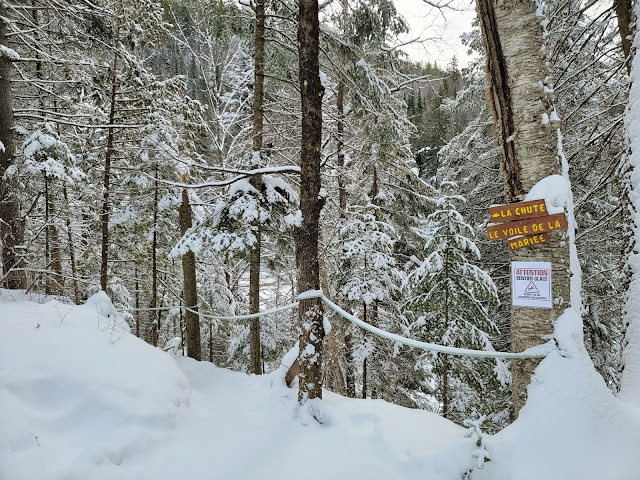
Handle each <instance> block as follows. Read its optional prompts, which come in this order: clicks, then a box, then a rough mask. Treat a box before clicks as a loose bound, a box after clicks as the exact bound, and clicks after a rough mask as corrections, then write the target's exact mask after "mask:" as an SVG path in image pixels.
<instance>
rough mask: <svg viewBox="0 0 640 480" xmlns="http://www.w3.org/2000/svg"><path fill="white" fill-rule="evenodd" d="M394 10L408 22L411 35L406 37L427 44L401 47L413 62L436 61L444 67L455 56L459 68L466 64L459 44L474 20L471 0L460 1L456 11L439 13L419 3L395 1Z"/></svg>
mask: <svg viewBox="0 0 640 480" xmlns="http://www.w3.org/2000/svg"><path fill="white" fill-rule="evenodd" d="M394 3H395V5H396V9H397V10H398V12H399V13H400V14H401V15H402V16H403V17H404V18H405V19H406V20H407V22H408V23H409V25H410V27H411V33H410V34H409V35H408V36H407V40H408V39H410V38H416V37H418V36H421V37H422V38H423V39H425V40H426V41H425V42H424V43H423V44H422V45H413V46H407V47H404V50H405V51H406V52H407V53H408V54H409V55H410V57H411V58H412V59H414V60H422V61H424V62H426V61H430V62H431V63H433V62H437V63H438V65H439V66H440V67H446V66H447V64H448V63H449V62H450V61H451V58H452V57H453V56H454V55H455V56H456V57H457V58H458V64H459V65H460V67H464V66H466V65H467V61H468V56H467V48H466V47H465V46H464V45H462V42H461V41H460V34H462V33H463V32H468V31H470V30H471V21H472V20H473V18H474V17H475V4H474V3H473V1H472V0H460V1H459V3H458V4H457V8H459V9H462V11H458V12H454V11H451V10H447V11H443V12H442V13H440V12H439V11H438V10H435V9H433V8H432V7H430V6H429V5H427V4H426V3H424V2H422V0H394Z"/></svg>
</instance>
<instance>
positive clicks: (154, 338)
mask: <svg viewBox="0 0 640 480" xmlns="http://www.w3.org/2000/svg"><path fill="white" fill-rule="evenodd" d="M154 179H155V182H154V185H153V233H152V237H151V305H150V307H151V308H153V309H155V308H157V306H158V162H155V168H154ZM151 318H152V319H153V320H152V322H151V344H152V345H153V346H154V347H157V346H158V339H159V338H160V312H159V311H156V310H151Z"/></svg>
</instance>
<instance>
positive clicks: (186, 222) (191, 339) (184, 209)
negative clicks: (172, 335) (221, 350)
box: [178, 188, 202, 360]
mask: <svg viewBox="0 0 640 480" xmlns="http://www.w3.org/2000/svg"><path fill="white" fill-rule="evenodd" d="M178 213H179V215H178V216H179V221H180V235H182V236H184V234H185V233H187V230H189V229H190V228H191V225H192V218H191V205H190V204H189V193H188V192H187V189H186V188H183V189H182V204H181V205H180V211H179V212H178ZM182 278H183V282H184V286H183V294H184V304H185V306H186V307H187V308H188V309H189V310H185V320H186V322H185V323H186V329H187V355H189V356H190V357H191V358H195V359H196V360H200V359H201V357H202V348H201V345H200V316H199V315H198V313H197V312H198V290H197V288H198V287H197V283H196V255H195V254H194V253H193V252H192V251H191V250H189V251H188V252H187V253H185V254H184V255H182Z"/></svg>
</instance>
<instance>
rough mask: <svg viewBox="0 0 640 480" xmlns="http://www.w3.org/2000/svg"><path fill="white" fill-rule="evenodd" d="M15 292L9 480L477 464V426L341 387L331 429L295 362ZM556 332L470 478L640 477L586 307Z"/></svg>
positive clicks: (329, 400)
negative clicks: (303, 407) (225, 352)
mask: <svg viewBox="0 0 640 480" xmlns="http://www.w3.org/2000/svg"><path fill="white" fill-rule="evenodd" d="M45 300H46V299H45ZM0 302H1V303H0V479H1V480H48V479H57V480H62V479H68V480H71V479H78V480H100V479H104V480H107V479H109V480H113V479H117V480H120V479H123V480H129V479H154V480H163V479H167V480H168V479H174V478H184V479H188V480H198V479H208V480H211V479H216V480H218V479H220V480H222V479H242V480H248V479H254V478H255V479H257V478H261V479H294V478H295V479H300V478H303V479H343V478H344V479H347V478H348V479H358V478H367V479H373V480H375V479H408V480H410V479H421V480H424V479H429V480H441V479H442V480H445V479H446V480H449V479H462V478H464V476H465V474H466V473H467V472H468V471H469V469H470V468H471V467H472V466H473V465H474V464H475V463H476V460H475V459H474V458H473V453H474V451H475V450H476V448H477V447H476V445H475V438H473V437H472V438H467V437H466V436H465V434H466V433H467V430H466V429H464V428H462V427H459V426H457V425H454V424H453V423H451V422H449V421H447V420H444V419H442V418H440V417H438V416H437V415H434V414H430V413H427V412H424V411H419V410H411V409H406V408H402V407H398V406H395V405H391V404H388V403H386V402H384V401H382V400H355V399H347V398H343V397H341V396H338V395H335V394H332V393H330V392H325V393H324V397H325V398H324V400H323V402H322V404H323V409H324V411H325V412H326V414H327V415H328V416H329V418H330V424H329V425H328V426H322V425H319V424H317V423H315V422H310V423H309V424H308V425H307V426H305V425H303V423H304V422H303V421H302V420H303V419H301V418H299V417H297V416H296V397H297V392H296V390H295V389H289V388H287V387H286V386H285V384H284V381H283V369H282V370H281V371H277V372H274V373H273V374H270V375H265V376H262V377H257V376H247V375H245V374H242V373H237V372H232V371H229V370H225V369H220V368H217V367H215V366H213V365H212V364H210V363H207V362H196V361H194V360H191V359H188V358H183V357H175V358H174V357H171V356H169V355H168V354H166V353H164V352H162V351H160V350H158V349H155V348H153V347H151V346H149V345H147V344H146V343H144V342H143V341H141V340H139V339H137V338H136V337H135V336H133V335H131V334H130V333H129V332H128V329H127V328H126V326H123V325H118V323H119V322H120V320H119V319H118V317H115V316H113V310H111V307H110V304H109V303H108V300H107V299H106V297H104V296H98V297H92V299H90V301H89V302H87V304H85V305H83V306H72V305H66V304H62V303H60V302H58V301H55V300H49V301H44V302H43V303H35V302H32V301H27V300H26V299H24V297H20V296H19V295H17V294H16V293H15V292H6V291H3V292H2V295H0ZM110 314H111V316H109V315H110ZM555 340H556V342H557V344H558V345H559V352H553V353H551V354H550V355H549V356H548V357H547V358H546V359H545V360H544V361H543V362H542V363H541V365H540V367H539V368H538V369H537V370H536V377H535V380H534V382H533V385H532V386H531V387H530V401H529V403H528V404H527V405H526V406H525V408H524V409H523V410H522V412H521V415H520V418H519V419H518V420H517V421H516V422H515V423H514V424H513V425H511V426H510V427H508V428H506V429H505V430H503V431H502V432H500V433H499V434H497V435H495V436H488V435H487V436H485V445H486V448H487V450H488V451H489V454H490V456H491V461H490V462H489V463H486V464H485V467H484V468H483V469H482V470H476V471H474V472H472V475H471V477H470V478H473V479H492V480H507V479H508V480H518V479H534V478H535V479H542V478H544V479H545V480H554V479H558V480H561V479H562V480H567V479H573V478H580V479H581V480H585V479H586V480H589V479H594V480H595V479H599V480H600V479H605V478H606V479H608V480H637V479H638V478H640V456H639V455H637V451H638V448H639V447H640V412H639V411H638V410H637V409H635V408H634V407H631V406H629V405H627V404H625V403H623V402H621V401H620V400H618V399H616V398H615V397H614V396H613V395H612V394H611V393H609V391H608V390H607V389H606V386H605V385H604V382H603V381H602V379H601V378H600V377H599V376H598V374H597V373H596V371H595V370H594V369H593V366H592V365H591V363H590V361H589V359H588V356H587V354H586V352H585V351H584V347H582V344H581V335H580V323H579V318H578V317H577V316H576V315H575V314H574V313H573V312H572V311H568V313H566V314H565V315H564V316H563V317H562V318H561V319H559V321H558V324H557V328H556V333H555Z"/></svg>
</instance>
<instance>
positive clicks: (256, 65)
mask: <svg viewBox="0 0 640 480" xmlns="http://www.w3.org/2000/svg"><path fill="white" fill-rule="evenodd" d="M255 13H256V28H255V36H254V51H253V75H254V80H253V155H254V159H255V160H257V159H260V156H261V155H262V142H263V133H264V125H263V119H264V28H265V25H264V24H265V12H264V0H256V2H255ZM261 163H262V161H261V160H259V161H258V162H254V164H253V165H252V166H253V167H254V168H255V167H259V166H260V164H261ZM251 184H252V185H253V186H254V188H256V189H257V190H258V191H259V192H260V191H262V176H261V175H255V176H254V177H252V178H251ZM254 227H255V233H256V244H255V245H254V246H253V248H252V250H251V254H250V259H249V313H258V312H259V311H260V255H261V243H262V233H261V231H260V223H259V222H258V221H256V223H255V225H254ZM260 348H261V347H260V319H259V318H253V319H252V320H251V324H250V326H249V369H250V371H251V373H254V374H256V375H260V374H262V361H261V359H262V356H261V351H260Z"/></svg>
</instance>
